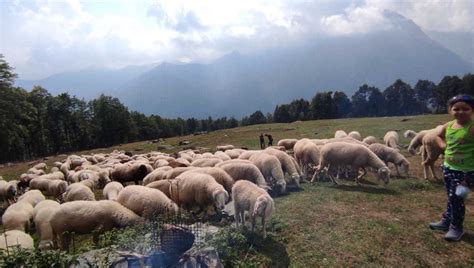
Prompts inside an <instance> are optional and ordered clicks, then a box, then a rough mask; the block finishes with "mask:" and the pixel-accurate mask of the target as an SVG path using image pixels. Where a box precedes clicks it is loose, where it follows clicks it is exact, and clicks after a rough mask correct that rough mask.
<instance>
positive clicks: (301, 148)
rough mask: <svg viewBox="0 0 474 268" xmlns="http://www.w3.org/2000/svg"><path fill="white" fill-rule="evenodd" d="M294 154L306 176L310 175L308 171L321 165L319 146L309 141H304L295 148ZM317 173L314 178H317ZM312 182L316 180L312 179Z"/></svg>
mask: <svg viewBox="0 0 474 268" xmlns="http://www.w3.org/2000/svg"><path fill="white" fill-rule="evenodd" d="M294 154H295V158H296V161H297V162H298V163H299V164H300V165H301V167H302V168H303V170H304V173H305V175H306V176H307V175H308V173H309V172H308V169H309V168H310V167H311V166H312V167H313V168H314V167H316V166H317V165H318V164H319V158H320V154H321V153H320V150H319V147H318V146H317V145H315V144H314V143H313V142H311V141H310V140H309V139H302V140H300V141H298V143H297V144H296V145H295V147H294ZM316 175H317V173H316V172H315V173H314V175H313V177H314V176H316ZM311 180H314V178H312V179H311Z"/></svg>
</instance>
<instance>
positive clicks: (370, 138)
mask: <svg viewBox="0 0 474 268" xmlns="http://www.w3.org/2000/svg"><path fill="white" fill-rule="evenodd" d="M362 142H363V143H365V144H368V145H371V144H372V143H378V140H377V138H376V137H374V136H367V137H365V138H364V139H363V140H362Z"/></svg>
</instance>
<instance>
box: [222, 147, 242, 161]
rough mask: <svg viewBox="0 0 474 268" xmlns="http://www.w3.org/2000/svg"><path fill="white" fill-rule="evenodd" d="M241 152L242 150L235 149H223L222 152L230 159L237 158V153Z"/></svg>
mask: <svg viewBox="0 0 474 268" xmlns="http://www.w3.org/2000/svg"><path fill="white" fill-rule="evenodd" d="M242 152H243V151H241V150H237V149H233V150H225V151H224V153H225V154H226V155H228V156H229V157H230V158H231V159H236V158H239V155H240V154H241V153H242Z"/></svg>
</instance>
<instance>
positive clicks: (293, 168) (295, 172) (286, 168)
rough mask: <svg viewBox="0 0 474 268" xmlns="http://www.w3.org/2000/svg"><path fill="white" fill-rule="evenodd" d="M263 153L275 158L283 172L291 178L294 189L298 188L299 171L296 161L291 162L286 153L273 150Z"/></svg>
mask: <svg viewBox="0 0 474 268" xmlns="http://www.w3.org/2000/svg"><path fill="white" fill-rule="evenodd" d="M264 152H265V153H266V154H269V155H273V156H276V158H278V160H279V161H280V164H281V169H282V170H283V172H284V173H286V174H288V175H289V176H290V177H291V180H292V181H293V182H294V183H295V184H296V187H298V188H300V180H301V171H299V167H297V164H296V161H293V160H292V158H291V156H289V155H288V154H287V153H285V152H283V151H280V150H277V149H274V148H266V149H265V150H264Z"/></svg>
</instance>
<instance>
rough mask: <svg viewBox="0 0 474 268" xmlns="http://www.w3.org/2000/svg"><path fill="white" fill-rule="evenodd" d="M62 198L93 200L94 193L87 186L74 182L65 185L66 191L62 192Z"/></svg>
mask: <svg viewBox="0 0 474 268" xmlns="http://www.w3.org/2000/svg"><path fill="white" fill-rule="evenodd" d="M63 200H64V202H71V201H77V200H88V201H94V200H95V195H94V193H93V192H92V190H91V189H90V188H89V187H87V186H85V185H84V184H82V183H79V182H76V183H73V184H71V185H69V186H68V187H67V189H66V192H65V193H64V194H63Z"/></svg>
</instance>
